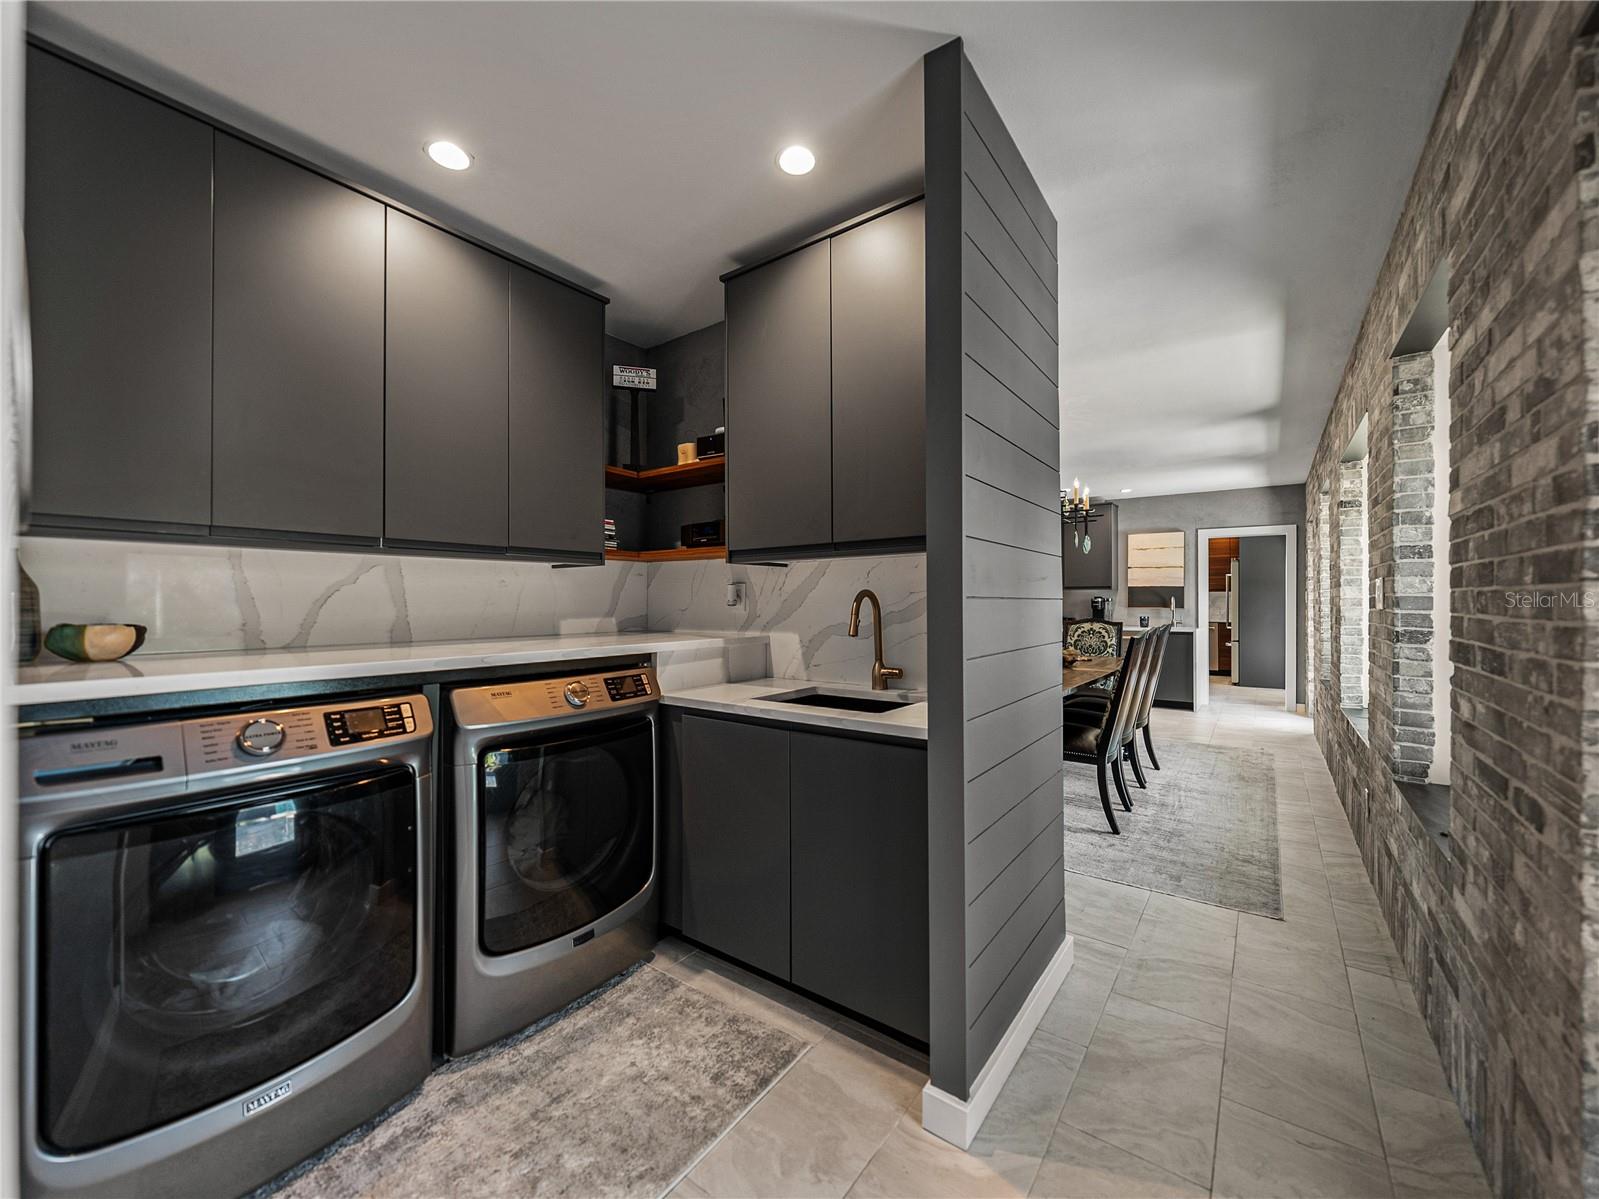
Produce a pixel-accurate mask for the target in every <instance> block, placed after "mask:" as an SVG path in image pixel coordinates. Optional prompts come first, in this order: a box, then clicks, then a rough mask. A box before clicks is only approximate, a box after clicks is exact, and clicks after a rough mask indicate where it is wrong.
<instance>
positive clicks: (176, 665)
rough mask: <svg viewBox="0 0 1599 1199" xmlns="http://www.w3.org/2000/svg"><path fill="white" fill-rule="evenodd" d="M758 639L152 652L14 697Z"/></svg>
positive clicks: (33, 683) (236, 683)
mask: <svg viewBox="0 0 1599 1199" xmlns="http://www.w3.org/2000/svg"><path fill="white" fill-rule="evenodd" d="M751 639H758V640H764V639H765V634H741V633H728V634H705V633H580V634H564V635H558V636H553V637H518V638H513V639H508V640H485V641H440V642H433V643H429V644H410V645H372V646H345V647H339V648H329V649H271V650H254V651H235V652H229V653H212V654H147V655H143V656H140V655H134V656H133V657H130V658H125V659H123V660H122V661H120V662H86V663H78V662H65V661H61V660H60V659H51V660H50V661H48V662H38V663H35V664H33V665H32V666H24V667H22V668H21V669H19V670H18V671H17V681H16V683H15V684H13V685H12V687H11V689H10V698H11V702H12V703H14V704H17V705H19V706H21V705H28V704H58V703H79V702H85V701H90V700H104V699H120V698H123V697H125V696H131V695H167V694H172V693H174V692H180V691H212V690H218V689H222V688H228V687H255V686H261V685H267V684H280V683H305V682H321V681H328V680H340V679H362V678H377V677H381V676H383V675H395V674H426V673H431V672H433V671H441V670H452V671H453V670H472V669H475V668H478V667H486V666H521V665H524V664H533V663H539V662H562V661H573V660H577V659H582V658H597V657H607V656H610V655H613V654H615V655H625V654H658V653H666V652H669V651H673V650H688V649H705V648H708V647H711V646H716V645H728V644H731V643H735V642H747V641H749V640H751ZM796 685H798V684H796Z"/></svg>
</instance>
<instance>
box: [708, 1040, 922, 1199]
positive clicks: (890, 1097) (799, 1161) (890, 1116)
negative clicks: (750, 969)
mask: <svg viewBox="0 0 1599 1199" xmlns="http://www.w3.org/2000/svg"><path fill="white" fill-rule="evenodd" d="M922 1081H923V1080H922V1079H921V1076H920V1075H919V1074H917V1073H916V1072H915V1071H913V1070H911V1069H910V1068H908V1067H906V1066H904V1065H902V1064H900V1063H899V1062H896V1061H894V1060H893V1059H892V1058H888V1057H885V1056H883V1055H882V1054H878V1053H875V1052H873V1051H872V1050H870V1049H868V1048H867V1047H865V1046H863V1045H861V1044H859V1043H858V1042H855V1041H852V1040H849V1039H847V1038H843V1037H838V1038H833V1037H829V1038H828V1039H826V1040H824V1041H823V1042H822V1043H821V1044H819V1045H814V1046H812V1047H811V1048H810V1049H809V1050H808V1051H807V1052H806V1053H805V1056H803V1057H802V1058H800V1060H799V1061H798V1062H796V1063H795V1064H794V1066H793V1067H792V1068H791V1069H790V1070H789V1072H788V1073H787V1074H785V1075H783V1077H782V1078H780V1079H778V1081H777V1083H776V1084H775V1085H774V1086H773V1087H772V1089H771V1090H770V1091H768V1092H767V1093H766V1095H765V1096H764V1097H762V1099H761V1100H760V1102H759V1103H757V1104H756V1105H755V1106H754V1107H753V1108H751V1109H750V1111H749V1113H748V1114H747V1115H745V1117H744V1118H743V1119H742V1120H740V1121H739V1122H738V1123H737V1124H735V1125H734V1126H733V1128H732V1130H731V1131H730V1132H728V1133H727V1135H726V1136H724V1137H723V1138H722V1140H721V1141H720V1142H719V1143H718V1144H717V1145H716V1146H715V1147H714V1148H712V1149H711V1151H710V1152H709V1153H707V1154H706V1155H705V1157H704V1158H702V1159H701V1160H700V1162H699V1164H698V1165H696V1166H695V1167H694V1169H693V1170H691V1171H690V1172H689V1176H688V1180H689V1181H690V1182H691V1183H693V1184H694V1185H695V1186H697V1187H699V1188H700V1189H701V1190H703V1191H704V1192H705V1193H706V1194H707V1195H711V1196H763V1195H764V1196H790V1195H794V1196H797V1195H824V1196H841V1195H843V1194H844V1193H845V1192H846V1191H848V1190H849V1187H850V1185H851V1184H852V1183H853V1182H854V1181H855V1179H856V1177H857V1176H858V1175H859V1174H860V1172H861V1170H862V1169H863V1168H864V1167H865V1165H866V1163H867V1162H868V1161H870V1160H871V1157H872V1155H873V1154H874V1153H875V1152H876V1151H877V1148H878V1146H879V1145H881V1144H882V1143H883V1140H884V1138H885V1137H887V1136H888V1134H889V1132H890V1131H891V1130H892V1129H893V1127H894V1125H895V1123H896V1122H897V1121H898V1120H899V1118H900V1116H901V1115H903V1114H904V1113H905V1111H906V1109H907V1107H909V1106H910V1105H912V1104H913V1103H915V1102H916V1099H917V1096H918V1095H919V1093H920V1091H921V1086H922Z"/></svg>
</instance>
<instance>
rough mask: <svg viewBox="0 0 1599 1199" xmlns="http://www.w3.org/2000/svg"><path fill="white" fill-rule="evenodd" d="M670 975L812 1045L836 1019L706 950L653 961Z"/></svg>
mask: <svg viewBox="0 0 1599 1199" xmlns="http://www.w3.org/2000/svg"><path fill="white" fill-rule="evenodd" d="M653 965H655V966H656V967H657V968H659V969H661V970H664V971H665V972H666V973H667V974H670V975H671V976H672V977H673V978H675V979H678V980H679V981H681V982H686V983H688V984H689V986H691V987H697V988H698V989H699V990H701V991H704V992H705V993H706V994H707V995H713V996H715V997H716V998H717V999H720V1000H722V1001H723V1002H724V1003H729V1004H731V1005H733V1006H734V1007H738V1008H741V1009H743V1010H744V1011H746V1012H749V1013H751V1014H752V1015H755V1016H758V1017H760V1018H761V1019H762V1020H765V1021H766V1022H767V1023H769V1024H773V1025H776V1026H777V1027H778V1028H781V1029H782V1030H783V1031H784V1032H787V1033H791V1034H792V1035H794V1036H796V1037H798V1038H799V1039H800V1040H802V1041H804V1042H806V1043H807V1044H811V1045H814V1044H816V1043H817V1042H818V1041H820V1040H821V1039H822V1038H823V1037H825V1036H826V1035H827V1032H828V1030H829V1029H830V1028H831V1027H832V1026H833V1025H834V1024H835V1023H836V1022H837V1020H838V1015H837V1013H835V1012H833V1011H830V1010H829V1009H827V1008H824V1007H822V1006H821V1004H818V1003H812V1002H811V1001H810V1000H808V999H806V998H804V997H803V996H800V995H796V994H794V993H793V992H792V991H789V990H788V989H786V988H784V987H780V986H778V985H777V984H776V983H772V982H768V981H766V980H765V979H764V978H761V977H759V976H758V975H754V974H751V973H750V972H749V971H748V970H741V969H739V967H737V966H734V965H732V964H731V963H728V962H724V961H722V960H721V959H720V958H717V957H713V956H712V955H711V954H708V953H701V952H695V953H691V954H688V955H687V956H686V957H682V958H679V959H678V960H677V961H670V962H661V961H659V960H657V961H656V962H654V963H653Z"/></svg>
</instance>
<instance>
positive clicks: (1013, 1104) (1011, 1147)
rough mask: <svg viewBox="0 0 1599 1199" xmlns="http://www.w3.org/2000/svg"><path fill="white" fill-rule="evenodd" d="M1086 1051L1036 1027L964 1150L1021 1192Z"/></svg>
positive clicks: (1041, 1157)
mask: <svg viewBox="0 0 1599 1199" xmlns="http://www.w3.org/2000/svg"><path fill="white" fill-rule="evenodd" d="M1085 1052H1086V1051H1085V1050H1084V1048H1083V1047H1082V1046H1081V1045H1074V1044H1073V1043H1072V1042H1070V1041H1063V1040H1061V1039H1060V1038H1059V1037H1054V1036H1051V1035H1050V1034H1049V1033H1047V1032H1035V1033H1034V1034H1033V1038H1032V1040H1030V1041H1029V1042H1028V1043H1027V1048H1026V1049H1024V1050H1023V1051H1022V1056H1021V1057H1020V1058H1019V1059H1018V1060H1017V1062H1016V1066H1015V1068H1014V1069H1013V1070H1012V1071H1011V1074H1010V1077H1009V1078H1008V1079H1006V1080H1005V1087H1004V1090H1003V1091H1001V1092H1000V1096H999V1098H998V1099H997V1100H995V1102H994V1106H993V1107H992V1108H991V1109H990V1110H989V1113H988V1117H987V1119H985V1120H984V1121H983V1126H982V1128H980V1129H979V1130H978V1132H977V1136H976V1137H975V1138H974V1139H973V1141H972V1144H971V1148H970V1149H969V1150H968V1151H967V1152H968V1153H970V1154H971V1156H973V1157H975V1158H978V1159H980V1160H982V1161H984V1162H986V1163H987V1164H988V1166H989V1168H990V1169H991V1170H992V1171H993V1172H994V1174H996V1175H998V1176H999V1177H1001V1178H1004V1179H1005V1180H1006V1181H1007V1182H1009V1183H1010V1184H1011V1185H1013V1186H1014V1187H1015V1188H1016V1193H1017V1194H1026V1193H1027V1189H1028V1188H1029V1187H1030V1186H1032V1185H1033V1176H1034V1175H1035V1174H1036V1173H1038V1164H1039V1162H1041V1161H1043V1160H1044V1150H1045V1149H1047V1148H1049V1138H1050V1135H1051V1134H1052V1133H1053V1132H1054V1131H1055V1125H1056V1123H1057V1122H1058V1121H1059V1120H1060V1112H1061V1108H1063V1107H1065V1106H1066V1094H1067V1092H1068V1091H1070V1090H1071V1089H1072V1082H1073V1080H1075V1079H1076V1077H1077V1068H1078V1067H1079V1066H1081V1065H1082V1062H1083V1054H1084V1053H1085Z"/></svg>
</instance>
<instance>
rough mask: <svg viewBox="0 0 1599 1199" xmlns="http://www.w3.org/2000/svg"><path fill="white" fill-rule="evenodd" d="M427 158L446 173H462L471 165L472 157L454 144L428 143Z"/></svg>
mask: <svg viewBox="0 0 1599 1199" xmlns="http://www.w3.org/2000/svg"><path fill="white" fill-rule="evenodd" d="M428 157H429V158H431V159H432V160H433V161H434V162H436V163H438V164H439V165H440V166H441V167H443V168H444V169H445V170H447V171H464V170H466V168H467V167H469V166H471V165H472V156H471V155H470V154H468V153H467V152H466V151H465V150H463V149H461V147H460V146H458V145H456V144H455V143H454V142H429V143H428Z"/></svg>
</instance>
